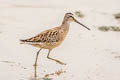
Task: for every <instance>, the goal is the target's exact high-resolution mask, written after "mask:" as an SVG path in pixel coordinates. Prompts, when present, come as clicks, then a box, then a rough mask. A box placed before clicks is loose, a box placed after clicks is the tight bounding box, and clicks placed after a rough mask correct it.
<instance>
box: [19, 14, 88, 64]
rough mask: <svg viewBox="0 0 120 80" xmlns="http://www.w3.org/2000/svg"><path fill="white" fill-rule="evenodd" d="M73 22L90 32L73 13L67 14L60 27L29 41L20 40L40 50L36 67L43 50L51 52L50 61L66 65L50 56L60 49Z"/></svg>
mask: <svg viewBox="0 0 120 80" xmlns="http://www.w3.org/2000/svg"><path fill="white" fill-rule="evenodd" d="M73 21H75V22H76V23H78V24H80V25H81V26H83V27H85V28H86V29H88V30H90V28H88V27H86V26H85V25H83V24H82V23H80V22H79V21H77V20H76V19H75V18H74V15H73V14H72V13H66V14H65V16H64V19H63V22H62V24H61V25H60V26H58V27H55V28H52V29H48V30H45V31H43V32H41V33H40V34H38V35H36V36H34V37H31V38H29V39H25V40H20V41H21V43H22V44H24V43H25V44H29V45H32V46H35V47H38V48H40V49H39V51H38V52H37V55H36V59H35V64H34V66H36V65H37V59H38V55H39V53H40V51H41V50H42V49H48V50H49V52H48V55H47V58H48V59H50V60H53V61H56V62H57V63H59V64H62V65H65V63H63V62H61V61H59V60H57V59H53V58H51V57H50V56H49V55H50V52H51V50H53V49H54V48H56V47H58V46H59V45H60V44H61V43H62V42H63V41H64V39H65V37H66V35H67V33H68V31H69V26H70V23H71V22H73Z"/></svg>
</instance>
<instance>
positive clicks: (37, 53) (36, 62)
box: [34, 49, 42, 66]
mask: <svg viewBox="0 0 120 80" xmlns="http://www.w3.org/2000/svg"><path fill="white" fill-rule="evenodd" d="M41 50H42V49H39V51H38V52H37V55H36V59H35V64H34V66H37V59H38V55H39V52H40V51H41Z"/></svg>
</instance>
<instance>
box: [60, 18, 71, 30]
mask: <svg viewBox="0 0 120 80" xmlns="http://www.w3.org/2000/svg"><path fill="white" fill-rule="evenodd" d="M69 26H70V22H69V21H66V20H63V22H62V25H61V28H62V29H63V30H64V31H69Z"/></svg>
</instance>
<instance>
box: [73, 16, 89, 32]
mask: <svg viewBox="0 0 120 80" xmlns="http://www.w3.org/2000/svg"><path fill="white" fill-rule="evenodd" d="M73 19H74V21H75V22H76V23H78V24H80V25H82V26H83V27H85V28H87V29H88V30H90V28H88V27H87V26H85V25H83V24H82V23H80V22H79V21H77V20H76V19H75V18H73Z"/></svg>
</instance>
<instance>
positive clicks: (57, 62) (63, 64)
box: [55, 60, 66, 65]
mask: <svg viewBox="0 0 120 80" xmlns="http://www.w3.org/2000/svg"><path fill="white" fill-rule="evenodd" d="M55 61H56V62H57V63H59V64H61V65H66V64H65V63H63V62H61V61H59V60H55Z"/></svg>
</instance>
